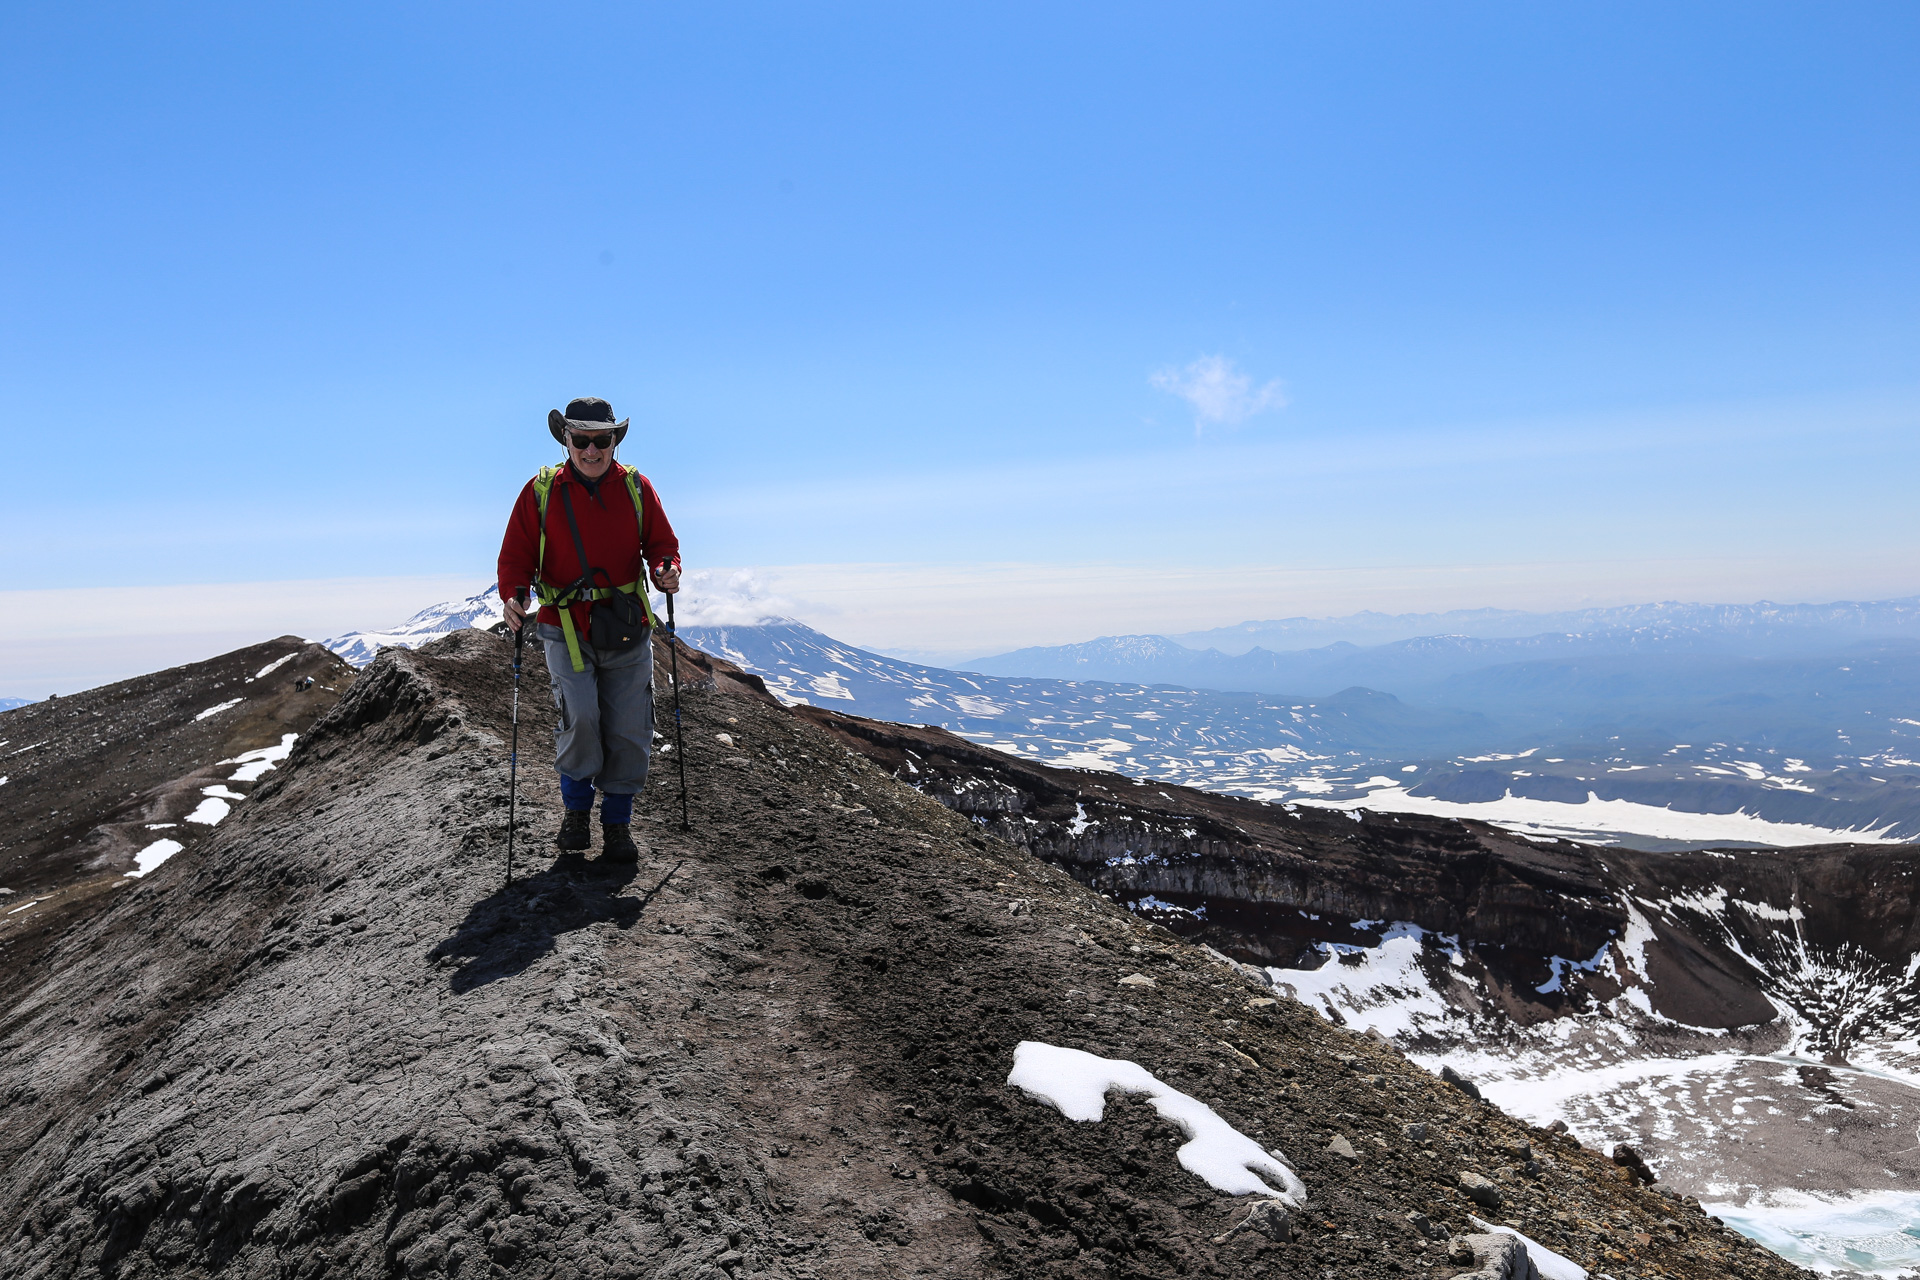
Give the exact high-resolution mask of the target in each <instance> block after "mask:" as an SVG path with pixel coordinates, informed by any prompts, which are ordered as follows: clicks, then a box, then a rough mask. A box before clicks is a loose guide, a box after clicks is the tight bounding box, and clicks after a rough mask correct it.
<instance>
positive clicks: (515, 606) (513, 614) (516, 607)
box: [507, 596, 527, 631]
mask: <svg viewBox="0 0 1920 1280" xmlns="http://www.w3.org/2000/svg"><path fill="white" fill-rule="evenodd" d="M526 618H527V606H525V605H523V604H521V603H520V602H519V601H518V600H515V599H513V598H512V597H511V596H509V597H508V598H507V628H508V630H510V631H518V630H519V629H520V624H521V623H522V622H525V621H526Z"/></svg>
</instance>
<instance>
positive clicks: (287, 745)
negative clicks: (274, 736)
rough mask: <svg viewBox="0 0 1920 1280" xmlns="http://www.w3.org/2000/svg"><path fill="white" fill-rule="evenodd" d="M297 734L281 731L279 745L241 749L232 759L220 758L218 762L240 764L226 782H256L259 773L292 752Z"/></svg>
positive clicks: (258, 778)
mask: <svg viewBox="0 0 1920 1280" xmlns="http://www.w3.org/2000/svg"><path fill="white" fill-rule="evenodd" d="M299 736H300V735H299V734H297V733H283V734H281V735H280V745H279V746H277V747H261V748H259V749H258V750H256V751H242V752H241V753H240V754H239V755H237V756H235V757H234V758H233V759H231V760H221V761H219V762H218V763H220V764H237V765H239V766H240V767H239V768H238V769H235V770H234V771H233V773H232V774H231V775H230V776H229V777H228V778H227V781H228V782H258V781H259V780H260V775H261V774H263V773H265V772H266V771H267V770H269V769H271V768H273V767H274V766H275V765H277V764H279V763H280V762H281V761H282V760H285V759H286V758H287V757H288V756H289V755H291V754H292V753H293V744H294V741H295V740H296V739H297V738H299ZM238 798H239V797H237V796H236V797H235V799H238Z"/></svg>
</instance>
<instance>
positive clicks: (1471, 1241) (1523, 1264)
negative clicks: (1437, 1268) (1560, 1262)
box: [1454, 1231, 1540, 1280]
mask: <svg viewBox="0 0 1920 1280" xmlns="http://www.w3.org/2000/svg"><path fill="white" fill-rule="evenodd" d="M1455 1244H1456V1246H1458V1245H1460V1244H1464V1245H1465V1246H1466V1248H1467V1250H1468V1251H1470V1252H1471V1253H1472V1255H1473V1257H1472V1262H1473V1270H1472V1271H1468V1272H1464V1273H1462V1274H1461V1275H1457V1276H1455V1277H1454V1280H1540V1271H1539V1269H1538V1268H1537V1267H1535V1266H1534V1265H1533V1257H1532V1256H1531V1255H1530V1254H1529V1253H1528V1252H1527V1246H1526V1244H1525V1243H1524V1242H1523V1241H1522V1240H1521V1239H1520V1238H1519V1237H1518V1236H1511V1235H1508V1234H1507V1233H1506V1232H1504V1231H1490V1232H1487V1233H1486V1234H1485V1235H1477V1236H1457V1237H1455ZM1458 1252H1459V1250H1458V1249H1457V1248H1456V1249H1455V1253H1454V1256H1458Z"/></svg>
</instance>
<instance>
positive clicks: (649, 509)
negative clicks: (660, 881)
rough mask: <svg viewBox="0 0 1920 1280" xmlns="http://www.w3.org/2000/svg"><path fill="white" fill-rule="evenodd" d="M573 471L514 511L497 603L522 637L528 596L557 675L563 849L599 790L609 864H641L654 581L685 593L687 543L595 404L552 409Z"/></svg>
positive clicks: (618, 428)
mask: <svg viewBox="0 0 1920 1280" xmlns="http://www.w3.org/2000/svg"><path fill="white" fill-rule="evenodd" d="M547 430H549V431H551V432H552V433H553V438H554V439H555V440H557V441H559V442H560V443H561V444H563V445H565V446H566V450H567V465H566V466H564V467H542V468H540V473H539V474H538V475H536V476H534V478H533V479H531V480H529V481H527V486H526V488H524V489H522V490H521V491H520V499H519V501H517V502H515V503H514V504H513V514H512V516H510V517H509V518H508V520H507V534H506V537H505V538H504V539H502V540H501V543H500V569H499V578H500V595H501V597H502V598H503V599H504V600H505V601H506V612H507V625H508V626H509V627H512V628H513V629H514V630H515V631H518V630H519V629H520V626H521V623H522V622H523V621H524V620H525V618H526V614H527V610H526V606H525V605H523V604H522V603H521V602H520V601H519V600H518V599H516V597H517V596H519V595H520V594H521V593H522V592H525V591H526V590H528V588H531V589H532V591H533V594H534V596H535V597H536V598H537V599H538V600H539V602H540V614H539V618H538V631H537V633H536V634H538V636H539V637H540V639H541V640H543V641H544V642H545V647H546V657H547V671H548V672H549V674H550V675H551V676H552V677H553V705H554V707H555V708H556V709H557V710H558V711H559V713H560V718H559V723H558V725H557V727H556V728H555V730H554V738H555V743H554V746H555V750H554V768H556V769H558V770H559V771H560V795H561V798H562V799H563V800H564V801H565V803H566V808H567V812H566V817H565V818H564V819H563V820H562V821H561V823H560V837H559V841H558V843H559V846H560V847H561V848H562V849H585V848H587V847H588V845H589V844H590V843H591V840H590V838H589V823H590V822H591V819H592V814H593V793H594V791H595V790H596V789H597V790H599V791H600V792H601V794H602V797H603V798H602V799H601V801H600V849H601V856H602V857H603V858H605V859H607V860H608V861H612V862H633V861H635V860H636V859H637V858H638V857H639V849H638V848H637V847H636V846H635V844H634V842H633V830H632V826H631V824H632V822H633V797H634V795H635V794H636V793H637V792H639V790H640V788H641V787H642V786H644V785H645V784H646V781H647V751H648V748H649V747H650V746H651V745H652V742H653V644H652V640H651V633H652V631H653V606H652V604H651V603H650V602H649V599H648V592H647V569H648V567H649V566H650V567H651V569H652V575H653V582H654V585H656V586H658V587H659V588H660V590H662V591H665V592H668V593H673V592H677V591H678V590H680V540H679V539H678V538H676V537H674V536H673V526H672V525H670V524H668V523H667V515H666V512H664V511H662V510H661V509H660V499H659V496H658V495H656V494H655V493H654V491H653V485H652V484H650V483H649V482H648V480H647V478H646V477H645V476H643V475H641V474H640V473H639V472H638V471H635V470H634V469H633V468H632V467H627V466H623V465H621V464H620V463H618V462H615V461H614V460H613V451H614V449H615V447H617V446H618V445H619V443H620V441H621V440H622V439H623V438H624V437H625V436H626V434H627V420H626V419H624V418H623V419H622V420H620V421H619V422H615V421H614V420H613V408H612V406H610V405H609V404H608V403H607V402H606V401H605V400H596V399H594V398H592V397H590V396H589V397H585V398H582V399H579V400H573V401H570V402H568V404H567V411H566V412H565V413H561V412H560V411H559V410H558V409H555V410H552V411H551V412H549V413H548V414H547Z"/></svg>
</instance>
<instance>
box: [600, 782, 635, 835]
mask: <svg viewBox="0 0 1920 1280" xmlns="http://www.w3.org/2000/svg"><path fill="white" fill-rule="evenodd" d="M600 821H602V822H611V823H612V824H613V825H615V826H616V827H617V826H624V825H626V824H627V823H630V822H632V821H633V797H632V796H617V795H615V794H613V792H611V791H608V792H606V793H605V794H603V795H602V796H601V797H600Z"/></svg>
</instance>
